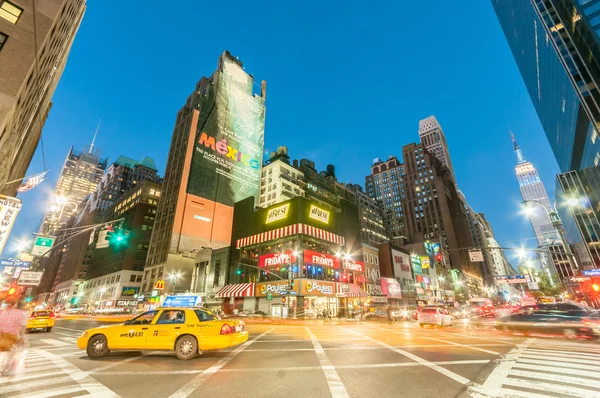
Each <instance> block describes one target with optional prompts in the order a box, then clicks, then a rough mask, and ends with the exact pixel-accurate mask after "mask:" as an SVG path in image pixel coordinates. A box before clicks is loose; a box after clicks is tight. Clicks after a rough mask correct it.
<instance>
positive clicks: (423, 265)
mask: <svg viewBox="0 0 600 398" xmlns="http://www.w3.org/2000/svg"><path fill="white" fill-rule="evenodd" d="M420 260H421V268H423V269H425V268H429V266H430V265H431V261H430V260H429V256H421V258H420Z"/></svg>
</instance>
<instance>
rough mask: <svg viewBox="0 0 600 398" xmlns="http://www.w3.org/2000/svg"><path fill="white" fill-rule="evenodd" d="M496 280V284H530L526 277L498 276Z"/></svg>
mask: <svg viewBox="0 0 600 398" xmlns="http://www.w3.org/2000/svg"><path fill="white" fill-rule="evenodd" d="M494 278H495V280H496V283H510V284H518V283H527V282H528V279H527V278H526V277H525V275H498V276H495V277H494Z"/></svg>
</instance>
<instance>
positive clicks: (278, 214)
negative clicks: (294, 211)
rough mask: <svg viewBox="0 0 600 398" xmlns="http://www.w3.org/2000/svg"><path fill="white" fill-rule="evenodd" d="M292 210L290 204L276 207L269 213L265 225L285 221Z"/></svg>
mask: <svg viewBox="0 0 600 398" xmlns="http://www.w3.org/2000/svg"><path fill="white" fill-rule="evenodd" d="M289 210H290V204H289V203H286V204H284V205H283V206H278V207H275V208H273V209H271V210H269V211H268V212H267V219H266V221H265V224H269V223H272V222H273V221H277V220H283V219H284V218H287V216H288V211H289Z"/></svg>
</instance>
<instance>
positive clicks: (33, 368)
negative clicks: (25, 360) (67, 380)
mask: <svg viewBox="0 0 600 398" xmlns="http://www.w3.org/2000/svg"><path fill="white" fill-rule="evenodd" d="M50 369H56V366H55V365H42V366H27V367H26V368H25V372H27V373H31V372H39V371H40V370H50Z"/></svg>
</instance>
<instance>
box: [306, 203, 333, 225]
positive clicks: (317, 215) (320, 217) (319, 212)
mask: <svg viewBox="0 0 600 398" xmlns="http://www.w3.org/2000/svg"><path fill="white" fill-rule="evenodd" d="M329 214H330V212H328V211H326V210H323V209H321V208H318V207H317V206H315V205H310V212H309V213H308V216H309V217H310V218H312V219H313V220H317V221H321V222H322V223H325V224H329Z"/></svg>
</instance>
